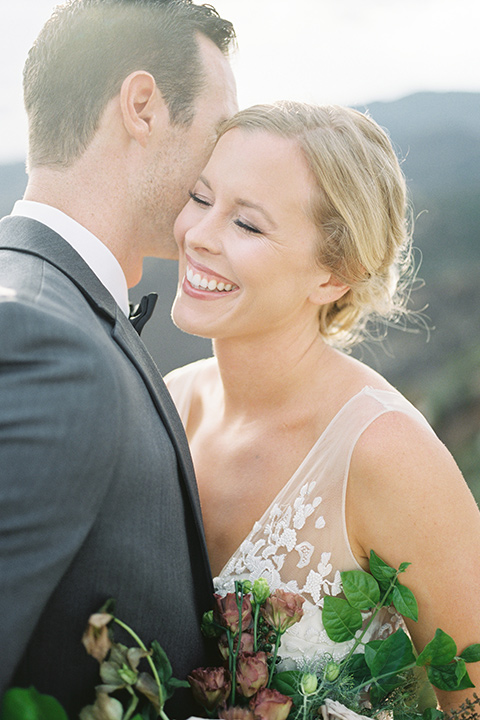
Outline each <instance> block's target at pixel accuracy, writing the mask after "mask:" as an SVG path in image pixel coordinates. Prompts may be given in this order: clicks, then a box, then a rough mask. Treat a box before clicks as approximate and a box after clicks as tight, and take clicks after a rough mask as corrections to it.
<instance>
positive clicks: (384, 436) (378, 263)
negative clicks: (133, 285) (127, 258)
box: [167, 103, 480, 709]
mask: <svg viewBox="0 0 480 720" xmlns="http://www.w3.org/2000/svg"><path fill="white" fill-rule="evenodd" d="M175 235H176V240H177V242H178V245H179V249H180V282H179V288H178V293H177V297H176V300H175V304H174V307H173V319H174V322H175V323H176V324H177V325H178V327H180V328H181V329H182V330H184V331H186V332H188V333H192V334H195V335H200V336H203V337H209V338H212V339H213V348H214V355H215V356H214V357H213V358H210V359H206V360H201V361H199V362H196V363H193V364H191V365H189V366H187V367H184V368H180V369H179V370H175V371H174V372H173V373H171V374H170V376H168V377H167V383H168V386H169V389H170V391H171V393H172V395H173V398H174V400H175V402H176V404H177V407H178V410H179V412H180V415H181V417H182V419H183V422H184V424H185V427H186V431H187V435H188V438H189V441H190V446H191V451H192V455H193V459H194V464H195V469H196V473H197V478H198V485H199V492H200V498H201V503H202V510H203V514H204V521H205V532H206V538H207V544H208V548H209V553H210V560H211V565H212V570H213V573H214V575H216V576H217V577H216V579H215V584H216V586H217V588H219V589H220V590H221V589H225V590H231V589H232V587H231V584H232V582H233V579H234V578H247V577H248V578H251V579H252V578H256V577H261V576H263V577H266V578H267V579H268V580H269V582H270V586H271V588H272V589H276V588H277V587H283V588H288V589H291V590H294V591H296V592H300V593H301V594H302V595H303V597H304V598H306V602H305V605H304V608H306V611H305V616H304V618H303V619H302V621H301V622H300V623H299V624H298V625H297V626H294V627H293V628H291V629H290V630H289V631H288V632H287V634H286V636H285V637H284V639H283V641H282V647H281V655H282V657H283V658H285V657H286V658H290V659H291V660H295V659H297V658H299V657H300V656H301V654H303V655H304V654H305V653H306V654H307V656H314V655H315V653H316V652H318V651H322V652H323V651H326V650H327V651H333V649H334V648H333V647H332V643H331V642H330V641H329V639H328V637H327V635H326V633H325V631H324V629H323V627H322V621H321V612H320V607H321V605H322V600H323V597H324V596H325V595H326V594H330V595H336V594H338V593H340V592H341V582H340V571H343V570H351V569H358V568H360V569H363V570H368V558H369V554H370V550H371V549H374V550H375V552H376V553H377V554H378V555H380V556H381V557H382V558H383V560H385V561H386V562H387V563H388V564H389V565H391V566H395V567H398V566H399V565H400V563H401V562H404V561H407V562H410V563H411V566H410V567H409V568H408V570H407V572H406V573H405V575H403V576H402V582H404V584H406V585H408V586H409V587H410V589H411V590H412V591H413V592H414V594H415V596H416V598H417V600H418V604H419V620H418V623H413V622H411V621H407V625H408V629H409V631H410V633H411V635H412V638H413V640H414V643H415V644H416V645H417V647H420V648H423V646H424V645H425V644H426V643H427V642H428V641H430V640H431V639H432V638H433V636H434V634H435V630H436V628H438V627H441V628H442V630H444V631H445V632H447V633H448V634H450V635H451V636H453V638H454V639H455V641H456V643H457V646H458V648H459V652H460V651H461V650H462V649H463V648H464V647H465V646H467V645H469V644H471V643H474V642H478V641H479V639H480V514H479V512H478V509H477V507H476V504H475V502H474V500H473V498H472V495H471V494H470V492H469V490H468V488H467V486H466V484H465V482H464V480H463V478H462V476H461V474H460V472H459V470H458V468H457V467H456V465H455V463H454V461H453V459H452V457H451V455H450V454H449V453H448V451H447V450H446V448H445V447H444V446H443V445H442V443H441V442H440V441H439V440H438V439H437V437H436V436H435V434H434V433H433V431H432V430H431V428H430V427H429V425H428V424H427V422H426V421H425V419H424V418H423V416H422V415H421V414H420V413H419V412H418V411H417V410H416V409H415V408H414V407H413V406H412V405H411V404H410V403H409V402H408V401H407V400H406V399H405V398H404V397H402V395H400V393H399V392H397V390H395V388H393V387H392V386H391V385H390V384H389V383H388V382H387V381H386V380H385V379H384V378H382V377H381V376H380V375H378V374H377V373H376V372H375V371H373V370H372V369H370V368H369V367H367V366H366V365H364V364H363V363H361V362H359V361H357V360H355V359H353V358H352V357H351V356H349V355H348V354H347V353H346V352H345V349H346V348H348V347H349V346H351V345H352V344H353V343H355V342H358V341H359V340H360V339H361V338H362V331H363V330H364V329H365V324H366V322H367V320H368V319H369V318H372V317H376V318H378V317H379V316H380V317H386V318H388V319H390V320H392V319H395V318H398V317H399V315H400V314H401V313H402V297H401V295H402V293H401V287H402V281H401V280H400V278H401V277H402V273H404V271H405V270H406V269H408V266H409V260H410V240H409V236H408V232H407V223H406V201H405V183H404V178H403V175H402V173H401V170H400V167H399V164H398V162H397V159H396V157H395V154H394V152H393V150H392V147H391V144H390V142H389V140H388V138H387V136H386V135H385V133H384V132H383V131H382V130H381V129H380V128H379V127H378V126H377V125H376V124H375V123H374V122H373V121H372V120H371V119H369V118H368V117H366V116H365V115H363V114H361V113H358V112H356V111H354V110H350V109H343V108H339V107H312V106H307V105H303V104H299V103H278V104H276V105H274V106H256V107H253V108H250V109H248V110H244V111H242V112H240V113H238V114H237V115H236V116H235V117H234V118H233V119H232V120H231V121H229V122H228V123H227V124H226V126H225V127H224V128H223V130H222V134H221V137H220V139H219V141H218V143H217V145H216V148H215V150H214V152H213V155H212V157H211V160H210V162H209V163H208V165H207V166H206V168H205V170H204V171H203V173H202V175H201V176H200V178H199V179H198V181H197V183H196V184H195V186H194V188H192V192H191V199H190V201H189V202H188V203H187V205H186V207H185V208H184V210H183V211H182V212H181V214H180V216H179V217H178V219H177V222H176V226H175ZM376 620H377V623H376V626H375V627H374V628H372V630H373V635H372V637H379V636H382V635H384V634H385V633H389V632H392V631H393V630H394V629H395V628H396V627H397V625H398V624H399V623H400V622H402V620H401V619H400V618H399V617H397V616H395V614H394V613H393V612H389V613H388V612H387V613H386V614H384V615H383V616H382V617H380V618H377V619H376ZM339 651H340V652H343V653H346V649H342V648H340V649H339ZM479 664H480V663H476V664H472V665H469V674H470V677H471V678H472V680H473V682H476V685H477V686H479V685H480V670H479V668H478V665H479ZM471 693H472V690H468V691H462V692H458V693H445V692H444V693H442V692H440V691H439V692H438V697H439V700H440V703H441V704H442V706H443V708H444V709H445V708H449V707H452V706H455V705H456V704H458V703H459V702H461V701H463V700H464V699H465V697H466V696H468V695H471Z"/></svg>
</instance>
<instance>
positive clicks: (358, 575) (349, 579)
mask: <svg viewBox="0 0 480 720" xmlns="http://www.w3.org/2000/svg"><path fill="white" fill-rule="evenodd" d="M340 576H341V578H342V588H343V592H344V594H345V597H346V598H347V601H348V602H349V603H350V605H351V606H352V607H354V608H357V609H358V610H369V609H370V608H372V607H374V606H375V605H376V604H377V603H378V601H379V600H380V587H379V585H378V583H377V581H376V580H375V578H374V577H372V575H369V574H368V573H366V572H364V571H363V570H347V571H345V572H342V573H340Z"/></svg>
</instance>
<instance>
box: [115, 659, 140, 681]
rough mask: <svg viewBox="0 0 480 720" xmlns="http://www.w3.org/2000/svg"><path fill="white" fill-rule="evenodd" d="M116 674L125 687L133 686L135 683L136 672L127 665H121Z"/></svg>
mask: <svg viewBox="0 0 480 720" xmlns="http://www.w3.org/2000/svg"><path fill="white" fill-rule="evenodd" d="M117 672H118V677H119V678H120V679H121V680H123V682H124V683H125V685H135V683H136V682H137V677H138V672H137V671H136V670H132V669H131V668H129V667H128V665H125V664H124V665H122V667H121V668H119V669H118V670H117Z"/></svg>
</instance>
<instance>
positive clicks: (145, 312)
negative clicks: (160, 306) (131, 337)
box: [129, 293, 158, 335]
mask: <svg viewBox="0 0 480 720" xmlns="http://www.w3.org/2000/svg"><path fill="white" fill-rule="evenodd" d="M157 300H158V295H157V293H149V294H148V295H144V296H143V297H142V299H141V300H140V302H139V303H138V305H132V303H130V315H129V320H130V322H131V323H132V325H133V327H134V328H135V330H136V331H137V332H138V334H139V335H140V334H141V332H142V330H143V328H144V326H145V324H146V323H147V322H148V321H149V320H150V318H151V317H152V313H153V310H154V308H155V305H156V302H157Z"/></svg>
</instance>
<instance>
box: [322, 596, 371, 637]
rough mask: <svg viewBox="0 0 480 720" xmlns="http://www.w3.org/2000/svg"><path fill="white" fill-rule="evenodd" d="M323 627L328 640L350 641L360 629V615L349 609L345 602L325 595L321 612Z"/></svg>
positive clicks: (355, 609)
mask: <svg viewBox="0 0 480 720" xmlns="http://www.w3.org/2000/svg"><path fill="white" fill-rule="evenodd" d="M322 620H323V626H324V628H325V630H326V633H327V635H328V637H329V638H330V640H333V641H334V642H344V641H345V640H352V639H353V638H354V637H355V633H356V631H357V630H360V628H361V627H362V613H361V612H360V610H357V608H353V607H351V606H350V605H349V604H348V602H347V601H346V600H344V599H343V598H339V597H331V596H330V595H327V596H326V597H325V599H324V604H323V610H322Z"/></svg>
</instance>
